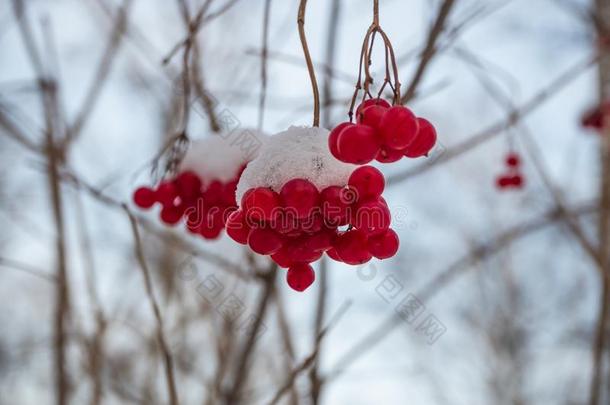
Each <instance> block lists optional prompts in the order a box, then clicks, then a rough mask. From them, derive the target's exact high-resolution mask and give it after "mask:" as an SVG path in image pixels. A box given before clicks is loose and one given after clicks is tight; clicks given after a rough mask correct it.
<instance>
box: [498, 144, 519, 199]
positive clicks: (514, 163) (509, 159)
mask: <svg viewBox="0 0 610 405" xmlns="http://www.w3.org/2000/svg"><path fill="white" fill-rule="evenodd" d="M505 163H506V168H507V170H508V172H507V173H506V174H503V175H500V176H498V178H497V179H496V186H497V187H498V188H499V189H501V190H505V189H509V188H516V189H520V188H523V185H524V180H523V175H522V174H521V170H520V168H519V166H520V165H521V159H520V158H519V155H517V154H516V153H514V152H512V153H509V154H508V156H506V159H505Z"/></svg>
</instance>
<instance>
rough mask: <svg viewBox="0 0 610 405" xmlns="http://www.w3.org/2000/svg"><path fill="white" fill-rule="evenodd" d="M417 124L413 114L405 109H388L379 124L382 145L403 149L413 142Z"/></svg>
mask: <svg viewBox="0 0 610 405" xmlns="http://www.w3.org/2000/svg"><path fill="white" fill-rule="evenodd" d="M418 130H419V123H418V121H417V117H415V114H413V113H412V112H411V110H409V109H408V108H406V107H402V106H395V107H392V108H390V109H388V110H387V111H386V112H385V114H384V115H383V118H382V119H381V122H380V123H379V136H380V137H381V140H382V143H383V144H384V145H386V146H388V147H390V148H392V149H404V148H406V147H407V146H409V145H410V144H411V143H413V141H414V140H415V138H416V136H417V132H418Z"/></svg>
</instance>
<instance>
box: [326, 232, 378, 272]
mask: <svg viewBox="0 0 610 405" xmlns="http://www.w3.org/2000/svg"><path fill="white" fill-rule="evenodd" d="M367 240H368V237H367V235H366V234H365V233H364V232H362V231H361V230H359V229H352V230H350V231H347V232H344V233H342V234H340V235H339V236H337V239H336V240H335V246H334V248H335V251H336V254H337V256H338V257H339V258H340V259H341V261H342V262H344V263H347V264H351V265H357V264H364V263H366V262H368V261H369V260H371V257H372V255H371V253H369V250H368V246H367Z"/></svg>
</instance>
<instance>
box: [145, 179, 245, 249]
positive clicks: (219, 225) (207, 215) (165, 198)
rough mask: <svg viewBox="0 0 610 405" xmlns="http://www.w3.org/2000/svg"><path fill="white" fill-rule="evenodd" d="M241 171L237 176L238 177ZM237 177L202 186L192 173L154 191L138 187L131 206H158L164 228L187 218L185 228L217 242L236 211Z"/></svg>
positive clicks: (163, 183)
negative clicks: (228, 218)
mask: <svg viewBox="0 0 610 405" xmlns="http://www.w3.org/2000/svg"><path fill="white" fill-rule="evenodd" d="M241 171H243V168H242V170H240V172H239V174H241ZM239 174H238V175H237V177H236V178H235V179H233V180H231V181H229V182H227V183H223V182H220V181H218V180H214V181H211V182H209V183H208V184H204V183H203V182H202V179H201V178H199V176H198V175H197V174H195V173H193V172H191V171H185V172H182V173H180V174H179V175H178V176H176V177H175V178H174V179H171V180H166V181H162V182H161V183H160V184H159V185H158V186H157V188H155V189H153V188H149V187H140V188H138V189H137V190H136V191H135V192H134V194H133V201H134V203H135V204H136V205H137V206H138V207H140V208H144V209H148V208H151V207H152V206H153V205H154V204H155V203H159V204H160V205H161V207H162V208H161V213H160V218H161V221H163V222H164V223H165V224H167V225H175V224H177V223H178V222H180V220H181V219H182V218H185V219H186V227H187V229H188V230H189V231H190V232H191V233H194V234H198V235H200V236H202V237H203V238H205V239H216V238H217V237H218V236H219V235H220V233H221V232H222V230H223V229H224V226H225V222H226V220H227V217H228V216H229V215H230V214H231V213H232V212H233V211H235V210H236V209H237V203H236V202H235V189H236V187H237V181H238V179H239Z"/></svg>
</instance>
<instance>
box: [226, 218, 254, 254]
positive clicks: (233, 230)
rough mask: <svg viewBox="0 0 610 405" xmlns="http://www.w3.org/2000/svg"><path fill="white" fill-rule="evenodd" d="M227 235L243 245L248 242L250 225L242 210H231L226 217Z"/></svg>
mask: <svg viewBox="0 0 610 405" xmlns="http://www.w3.org/2000/svg"><path fill="white" fill-rule="evenodd" d="M226 228H227V235H229V237H231V239H233V240H234V241H235V242H237V243H241V244H242V245H245V244H247V243H248V235H249V234H250V227H249V226H248V223H247V221H246V216H245V215H244V212H243V211H242V210H237V211H233V213H232V214H231V215H229V218H228V219H227V224H226Z"/></svg>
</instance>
